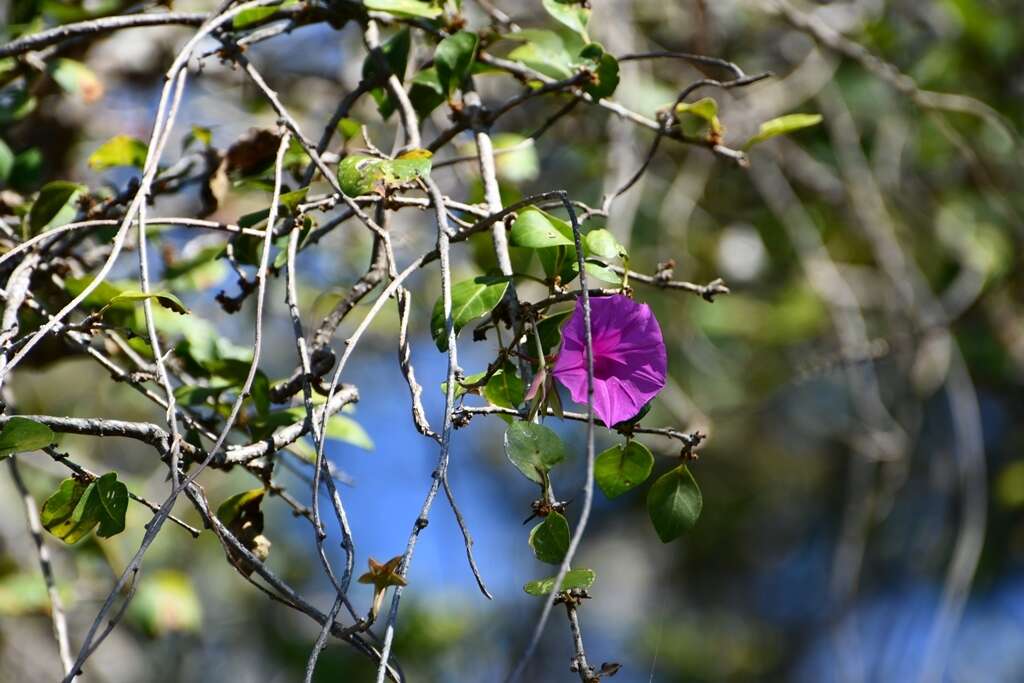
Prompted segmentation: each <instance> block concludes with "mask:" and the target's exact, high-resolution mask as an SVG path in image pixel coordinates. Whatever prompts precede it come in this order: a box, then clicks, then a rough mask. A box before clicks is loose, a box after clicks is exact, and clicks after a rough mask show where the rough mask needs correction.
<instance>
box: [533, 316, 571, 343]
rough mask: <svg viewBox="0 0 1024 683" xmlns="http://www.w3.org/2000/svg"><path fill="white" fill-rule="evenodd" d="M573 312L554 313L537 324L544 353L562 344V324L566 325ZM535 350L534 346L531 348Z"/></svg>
mask: <svg viewBox="0 0 1024 683" xmlns="http://www.w3.org/2000/svg"><path fill="white" fill-rule="evenodd" d="M570 315H572V311H571V310H568V311H562V312H561V313H554V314H551V315H549V316H548V317H546V318H544V319H543V320H541V321H540V322H539V323H537V334H538V335H539V336H540V345H541V348H542V349H543V350H544V353H547V352H549V351H550V350H551V349H553V348H555V347H557V346H558V345H559V344H561V343H562V323H564V322H565V321H566V320H567V319H568V318H569V316H570ZM530 349H533V346H530Z"/></svg>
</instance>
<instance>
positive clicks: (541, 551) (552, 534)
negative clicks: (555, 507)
mask: <svg viewBox="0 0 1024 683" xmlns="http://www.w3.org/2000/svg"><path fill="white" fill-rule="evenodd" d="M570 539H571V533H570V531H569V522H568V521H567V520H566V519H565V517H564V516H563V515H562V514H561V513H559V512H551V513H549V514H548V516H547V517H545V518H544V521H543V522H541V523H540V524H538V525H537V526H535V527H533V530H532V531H530V547H531V548H533V554H534V555H536V556H537V559H538V560H540V561H541V562H547V563H548V564H561V563H562V560H563V559H565V554H566V553H567V552H568V551H569V541H570Z"/></svg>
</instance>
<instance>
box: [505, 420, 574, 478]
mask: <svg viewBox="0 0 1024 683" xmlns="http://www.w3.org/2000/svg"><path fill="white" fill-rule="evenodd" d="M505 455H506V456H507V457H508V459H509V460H510V461H511V462H512V464H513V465H515V466H516V468H517V469H518V470H519V471H520V472H522V473H523V475H524V476H525V477H526V478H527V479H529V480H530V481H535V482H537V483H538V484H542V483H543V482H544V479H543V477H542V476H541V472H544V473H547V472H550V471H551V468H552V467H554V466H555V465H557V464H558V463H560V462H562V461H563V460H565V444H563V443H562V440H561V439H560V438H558V435H557V434H555V432H554V431H552V429H551V428H550V427H545V426H544V425H542V424H536V423H534V422H521V421H519V422H513V423H512V424H510V425H509V426H508V429H506V430H505Z"/></svg>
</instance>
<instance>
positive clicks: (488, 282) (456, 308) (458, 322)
mask: <svg viewBox="0 0 1024 683" xmlns="http://www.w3.org/2000/svg"><path fill="white" fill-rule="evenodd" d="M506 289H508V279H507V278H503V277H488V276H483V275H481V276H479V277H476V278H473V279H472V280H463V281H462V282H458V283H456V284H455V285H453V286H452V292H451V296H452V321H453V323H454V325H455V334H458V333H459V331H460V330H461V329H462V328H463V327H465V326H466V325H467V324H468V323H469V322H471V321H472V320H474V319H476V318H479V317H480V316H482V315H485V314H487V313H490V312H491V309H493V308H494V307H495V306H497V305H498V302H499V301H501V299H502V297H503V296H505V290H506ZM430 334H431V336H432V337H433V338H434V343H435V344H436V345H437V348H438V350H439V351H447V350H448V333H447V330H446V320H445V315H444V300H443V298H442V297H438V298H437V301H436V302H435V303H434V309H433V311H432V312H431V314H430Z"/></svg>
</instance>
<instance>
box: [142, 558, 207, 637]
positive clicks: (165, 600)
mask: <svg viewBox="0 0 1024 683" xmlns="http://www.w3.org/2000/svg"><path fill="white" fill-rule="evenodd" d="M128 610H129V614H130V615H131V618H132V619H133V620H134V621H135V622H136V623H138V624H139V626H141V627H142V630H143V631H145V632H146V633H147V634H149V635H150V636H153V637H154V638H159V637H161V636H165V635H167V634H169V633H199V632H200V629H201V628H202V625H203V608H202V603H200V601H199V596H197V595H196V591H195V589H194V588H193V587H192V581H191V579H189V577H188V575H187V574H185V573H184V572H180V571H177V570H174V569H161V570H158V571H155V572H152V573H150V574H147V575H145V576H143V578H142V582H141V584H140V585H139V592H138V593H137V594H136V596H135V599H134V600H132V602H131V604H130V605H129V607H128Z"/></svg>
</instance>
